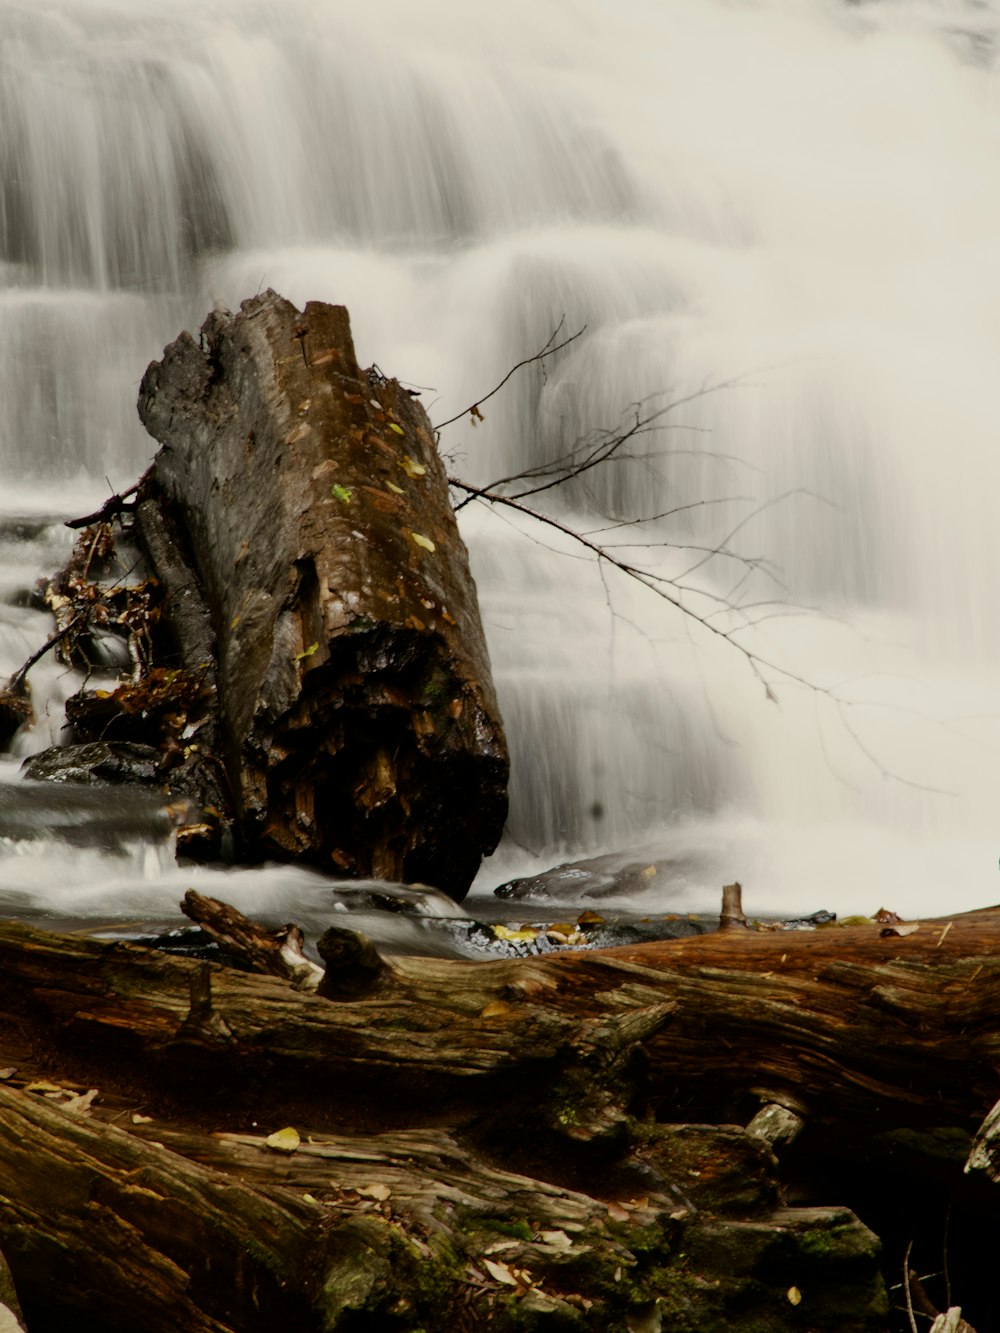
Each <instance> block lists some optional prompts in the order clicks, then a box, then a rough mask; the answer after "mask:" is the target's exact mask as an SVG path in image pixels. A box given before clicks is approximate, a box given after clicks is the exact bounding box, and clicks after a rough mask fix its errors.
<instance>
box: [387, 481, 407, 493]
mask: <svg viewBox="0 0 1000 1333" xmlns="http://www.w3.org/2000/svg"><path fill="white" fill-rule="evenodd" d="M385 484H386V485H387V486H388V487H389V490H390V491H392V493H393V495H405V494H406V492H405V491H404V490H403V488H402V486H397V485H396V483H395V482H394V481H387V482H386V483H385Z"/></svg>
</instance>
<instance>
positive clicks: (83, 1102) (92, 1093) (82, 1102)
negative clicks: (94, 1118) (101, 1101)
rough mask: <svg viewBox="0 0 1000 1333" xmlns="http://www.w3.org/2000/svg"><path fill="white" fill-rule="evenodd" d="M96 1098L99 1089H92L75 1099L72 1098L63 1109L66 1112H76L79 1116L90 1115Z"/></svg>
mask: <svg viewBox="0 0 1000 1333" xmlns="http://www.w3.org/2000/svg"><path fill="white" fill-rule="evenodd" d="M96 1096H97V1089H96V1088H90V1089H89V1090H88V1091H87V1092H80V1093H77V1095H76V1096H75V1097H70V1099H69V1101H68V1102H63V1108H62V1109H63V1110H64V1111H76V1113H77V1114H78V1115H89V1114H90V1108H91V1106H92V1105H93V1104H94V1098H95V1097H96Z"/></svg>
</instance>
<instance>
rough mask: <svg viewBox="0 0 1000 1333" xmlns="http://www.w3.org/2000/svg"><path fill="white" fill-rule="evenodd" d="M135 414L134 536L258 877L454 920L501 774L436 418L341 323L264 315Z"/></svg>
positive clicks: (496, 804) (216, 336) (255, 303)
mask: <svg viewBox="0 0 1000 1333" xmlns="http://www.w3.org/2000/svg"><path fill="white" fill-rule="evenodd" d="M139 412H140V415H141V417H142V420H143V422H144V423H145V425H146V427H147V428H148V429H149V431H150V432H151V434H153V435H154V436H155V438H156V439H157V440H159V441H160V443H161V445H162V448H161V450H160V452H159V453H158V455H157V457H156V460H155V462H154V465H153V467H152V469H151V470H150V472H149V474H148V475H147V477H146V478H145V479H144V481H143V483H142V486H141V488H140V491H139V494H138V497H137V502H136V509H135V515H136V524H137V530H138V533H139V536H140V538H141V540H142V542H143V545H144V547H145V550H146V553H147V555H148V557H149V560H150V562H151V564H152V566H153V568H154V570H155V572H156V574H157V577H158V578H159V579H160V581H161V583H162V584H163V586H164V587H165V588H166V590H167V594H168V597H167V606H166V614H167V617H168V619H169V621H170V623H171V625H172V626H173V627H174V631H175V640H176V646H177V650H178V654H179V658H180V660H181V662H182V663H183V664H184V665H185V666H186V667H187V668H188V669H189V670H202V671H203V672H205V686H206V688H207V689H209V690H212V689H215V690H217V699H218V716H219V723H220V732H221V736H220V739H221V746H220V749H221V752H222V755H223V758H224V762H225V768H226V773H227V776H228V784H229V789H230V792H231V795H232V798H233V801H234V804H235V808H236V813H237V825H238V831H239V836H240V843H241V848H242V851H243V853H244V855H250V856H269V855H270V856H273V855H278V856H282V857H295V858H298V859H305V860H309V861H311V862H313V863H315V864H318V865H321V866H323V867H325V868H326V869H329V870H332V871H334V872H339V873H349V874H359V875H373V876H379V877H384V878H387V879H395V880H402V881H406V882H411V883H412V882H426V883H432V884H434V885H436V886H437V887H440V888H442V889H444V890H445V891H446V892H448V893H450V894H451V895H452V896H454V897H461V896H462V895H463V894H464V893H465V891H466V889H467V888H468V886H469V884H470V882H471V880H472V878H473V876H474V875H475V872H476V870H477V869H478V866H479V862H480V859H481V857H482V856H483V855H484V854H486V853H489V852H490V851H492V849H493V847H494V846H495V845H496V842H497V839H498V838H499V835H500V832H501V829H502V826H503V821H504V818H505V814H506V779H507V767H508V762H507V753H506V746H505V742H504V737H503V731H502V727H501V723H500V718H499V713H498V710H497V705H496V698H495V695H494V691H493V685H492V680H491V676H490V668H489V661H488V657H487V653H486V646H485V641H484V639H483V634H482V628H481V625H480V621H479V613H478V607H477V602H476V593H475V587H474V585H473V583H472V579H471V576H470V574H469V569H468V561H467V557H466V552H465V548H464V545H463V543H462V540H461V537H460V536H459V533H458V529H457V526H456V523H455V519H454V515H453V513H452V510H451V506H450V502H449V498H448V487H447V482H446V479H445V473H444V469H443V467H442V464H441V461H440V459H439V458H438V455H437V451H436V448H435V444H434V440H433V438H432V434H431V430H430V426H429V423H428V421H427V418H426V415H425V414H424V412H423V409H422V408H421V407H420V405H419V404H418V403H417V402H416V401H415V400H414V398H412V397H411V396H410V395H409V394H408V393H407V391H406V390H404V389H402V388H401V387H400V385H399V384H398V383H397V382H396V381H395V380H386V379H385V378H384V377H383V376H382V375H381V374H380V373H378V372H374V371H369V372H366V371H362V370H361V369H360V368H359V367H358V364H357V361H356V358H355V354H354V348H353V344H352V341H351V334H350V327H349V324H348V317H347V312H346V310H344V309H343V308H342V307H337V306H328V305H323V304H320V303H311V304H310V305H308V306H307V307H306V309H305V311H304V312H301V313H300V312H299V311H298V310H296V309H295V307H294V306H292V305H291V304H290V303H289V302H287V301H284V300H282V299H281V298H280V297H278V296H277V295H275V294H274V293H273V292H268V293H265V294H264V295H263V296H260V297H257V298H255V299H254V300H252V301H246V302H244V303H243V307H242V309H241V311H240V312H239V313H238V314H236V315H232V314H229V313H228V312H217V313H215V314H213V315H212V316H210V317H209V319H208V320H207V321H206V323H205V325H204V326H203V328H202V330H201V335H200V339H199V341H198V342H196V341H195V340H194V339H193V338H191V337H190V336H189V335H187V334H182V335H181V337H180V338H178V340H177V341H176V342H175V343H173V344H171V345H170V346H169V347H168V348H167V349H166V351H165V352H164V356H163V360H162V361H160V362H155V363H153V364H152V365H151V366H150V367H149V369H148V370H147V372H146V375H145V377H144V379H143V383H142V388H141V392H140V398H139ZM205 740H206V745H210V744H211V736H210V735H209V736H207V737H206V738H205ZM194 748H195V749H197V748H198V747H197V746H195V747H194Z"/></svg>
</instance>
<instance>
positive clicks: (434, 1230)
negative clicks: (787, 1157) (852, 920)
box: [0, 900, 961, 1333]
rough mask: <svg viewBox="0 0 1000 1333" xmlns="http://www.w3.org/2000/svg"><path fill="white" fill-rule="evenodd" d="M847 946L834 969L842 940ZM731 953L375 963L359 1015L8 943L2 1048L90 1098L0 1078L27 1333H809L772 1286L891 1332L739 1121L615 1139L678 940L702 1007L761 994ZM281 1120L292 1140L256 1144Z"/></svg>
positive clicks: (869, 1266)
mask: <svg viewBox="0 0 1000 1333" xmlns="http://www.w3.org/2000/svg"><path fill="white" fill-rule="evenodd" d="M192 906H193V907H194V908H195V911H196V913H197V914H198V915H199V916H200V918H201V919H202V920H204V921H206V922H210V923H211V924H212V928H213V930H215V931H216V933H217V934H218V935H219V937H220V938H223V939H224V940H225V941H226V942H227V943H228V945H229V947H230V948H233V949H235V950H237V951H243V953H244V956H245V959H246V961H248V962H253V963H254V964H255V965H257V966H264V967H268V968H270V967H272V966H273V963H274V951H273V949H271V948H270V947H269V945H268V943H267V939H266V933H265V937H264V938H263V939H262V938H261V937H260V936H259V934H258V932H257V931H256V930H254V929H252V928H250V926H251V923H241V920H240V918H239V915H238V913H235V912H234V911H233V910H232V909H222V910H218V911H216V910H214V909H212V908H211V907H210V906H209V905H207V904H206V901H205V900H201V901H200V902H195V903H192V902H191V901H190V900H189V908H190V907H192ZM216 907H217V908H220V909H221V905H216ZM953 933H955V934H956V935H957V936H959V937H960V935H961V932H960V931H959V930H958V929H957V928H956V930H955V931H954V932H953ZM843 934H844V935H845V936H848V935H850V936H851V939H852V941H853V946H851V945H849V946H848V949H847V953H848V954H857V953H861V954H862V955H863V954H864V953H865V952H866V948H865V943H864V941H863V940H862V939H861V938H860V937H859V934H858V932H843ZM751 938H752V937H751V936H750V934H749V932H747V939H748V940H750V939H751ZM735 940H736V935H735V934H734V935H732V936H730V935H726V936H723V935H718V936H715V937H711V939H706V940H702V941H685V942H683V943H678V944H675V945H658V946H646V947H645V948H643V949H638V950H634V951H628V952H626V951H617V952H613V953H609V954H606V955H602V956H600V957H598V956H596V955H576V956H573V957H569V956H563V957H561V958H548V959H538V960H527V961H522V960H517V961H512V962H506V963H485V964H466V963H459V962H441V961H433V960H419V959H397V960H395V961H394V963H393V965H392V968H391V969H390V970H389V971H388V973H387V974H383V975H380V976H379V977H377V978H374V979H373V981H372V986H371V991H370V994H369V996H368V997H367V998H356V999H353V1000H346V999H338V1000H336V1001H331V1000H327V999H324V998H323V997H322V996H321V995H316V994H307V993H303V992H302V991H300V990H296V989H295V988H294V985H293V984H292V983H290V982H289V981H287V980H283V979H281V978H279V977H275V976H267V975H258V974H255V973H249V972H241V971H235V970H231V969H229V968H226V967H221V966H218V965H214V964H207V963H201V962H198V961H194V960H191V959H186V958H179V957H173V956H168V955H164V954H158V953H153V952H150V951H148V950H145V949H142V948H139V947H136V946H131V945H125V944H117V943H108V942H102V941H96V940H92V939H86V938H81V937H76V936H57V935H52V934H47V933H45V932H41V931H37V930H34V929H31V928H29V927H27V926H24V925H17V924H8V925H5V926H2V927H0V1017H2V1018H3V1020H4V1021H3V1022H2V1023H0V1055H2V1057H3V1059H4V1060H5V1062H6V1061H10V1063H11V1065H12V1066H16V1067H17V1068H18V1069H19V1070H29V1069H30V1070H34V1071H35V1072H36V1073H37V1072H39V1071H41V1072H45V1073H46V1075H47V1077H49V1078H54V1079H55V1080H56V1081H57V1082H58V1083H60V1084H62V1085H67V1084H73V1085H75V1086H76V1087H79V1088H87V1087H90V1088H94V1089H97V1090H98V1091H99V1096H98V1097H97V1098H96V1100H95V1099H94V1098H92V1097H90V1095H89V1094H88V1096H86V1097H84V1098H82V1099H77V1103H76V1104H77V1105H78V1104H79V1102H80V1101H82V1102H83V1103H84V1105H83V1106H80V1107H79V1109H77V1110H72V1109H65V1108H64V1107H63V1106H61V1105H59V1104H54V1105H53V1104H49V1103H48V1102H47V1101H45V1100H39V1094H41V1095H43V1096H44V1094H45V1092H46V1089H45V1088H44V1087H43V1088H40V1089H39V1090H38V1093H30V1092H28V1091H27V1090H25V1091H13V1090H4V1089H0V1203H2V1212H3V1215H4V1216H5V1217H6V1219H7V1222H6V1230H5V1232H4V1235H3V1237H2V1240H0V1243H2V1245H3V1248H4V1249H6V1250H7V1252H8V1257H9V1259H10V1261H11V1264H12V1268H13V1271H14V1275H15V1278H16V1280H17V1282H18V1285H19V1289H20V1291H21V1293H22V1296H23V1298H24V1301H25V1307H26V1312H27V1314H28V1319H29V1327H30V1326H31V1320H32V1315H33V1313H34V1314H36V1315H39V1312H41V1313H40V1315H39V1317H40V1318H42V1316H43V1317H44V1318H42V1323H43V1326H45V1327H52V1326H55V1324H56V1323H57V1322H58V1320H59V1318H60V1316H61V1317H62V1319H63V1323H64V1324H65V1319H66V1317H67V1312H68V1311H69V1310H72V1311H73V1312H74V1314H75V1317H76V1319H77V1321H78V1324H79V1322H80V1321H81V1320H82V1319H84V1318H87V1319H92V1320H93V1321H94V1322H95V1324H98V1323H99V1325H100V1327H102V1328H106V1329H109V1330H112V1331H113V1333H118V1330H122V1333H125V1330H133V1329H134V1328H135V1327H136V1325H137V1324H138V1323H141V1324H142V1327H143V1328H144V1329H145V1330H147V1333H158V1330H160V1329H164V1330H166V1329H179V1328H185V1329H198V1330H202V1329H203V1330H206V1331H207V1330H211V1333H228V1331H229V1330H233V1331H234V1333H235V1330H237V1329H239V1330H244V1329H246V1330H253V1329H257V1328H261V1329H262V1328H264V1327H265V1326H273V1324H275V1323H276V1322H283V1324H284V1326H291V1327H295V1328H297V1329H299V1328H301V1329H302V1330H304V1333H309V1331H310V1330H312V1329H317V1330H326V1329H330V1330H333V1329H338V1328H344V1329H345V1330H346V1329H359V1328H362V1329H375V1328H378V1329H387V1330H392V1329H398V1330H399V1331H400V1333H403V1330H413V1329H414V1328H417V1327H427V1328H445V1327H448V1328H450V1327H455V1328H469V1329H476V1328H485V1327H489V1328H491V1329H501V1330H503V1329H514V1328H517V1329H521V1330H523V1329H533V1328H536V1327H539V1328H548V1327H558V1328H567V1329H569V1328H580V1329H581V1330H582V1329H584V1328H593V1327H606V1328H612V1327H623V1328H624V1327H628V1326H629V1325H630V1324H631V1325H632V1326H636V1327H645V1326H649V1327H653V1326H655V1324H647V1323H644V1322H643V1321H648V1320H650V1319H653V1318H654V1316H655V1317H658V1318H660V1319H661V1323H662V1326H665V1327H670V1328H676V1329H679V1330H688V1333H715V1331H716V1330H717V1331H718V1333H722V1330H728V1329H730V1328H731V1327H734V1326H739V1327H741V1328H744V1329H748V1330H749V1329H752V1330H755V1333H779V1331H780V1333H784V1330H786V1329H788V1330H790V1329H792V1328H793V1327H799V1326H801V1317H799V1315H796V1313H795V1310H796V1308H797V1305H793V1304H792V1303H791V1297H789V1295H788V1293H789V1292H792V1291H794V1292H796V1293H799V1295H800V1296H801V1293H802V1292H804V1293H805V1296H804V1297H802V1299H803V1300H804V1301H805V1302H806V1305H805V1310H804V1311H803V1312H801V1313H802V1314H804V1315H805V1316H806V1317H807V1321H808V1322H807V1326H808V1327H809V1328H812V1329H815V1330H817V1333H834V1330H836V1331H837V1333H875V1331H876V1330H881V1329H884V1328H885V1327H886V1319H885V1308H886V1307H885V1298H884V1294H883V1292H882V1287H881V1278H880V1276H879V1273H878V1266H877V1246H876V1243H875V1241H874V1238H873V1237H872V1236H871V1234H870V1233H869V1232H868V1231H867V1230H866V1229H865V1228H864V1227H863V1226H861V1224H860V1223H859V1222H858V1221H857V1219H856V1218H854V1217H853V1216H852V1215H851V1214H850V1213H849V1212H847V1211H846V1210H844V1209H843V1208H836V1207H833V1208H819V1209H817V1208H809V1209H801V1208H800V1209H788V1208H785V1207H783V1206H782V1201H781V1197H780V1188H779V1185H778V1180H777V1168H776V1163H775V1161H774V1158H773V1157H772V1155H771V1153H770V1150H769V1149H768V1147H767V1146H766V1144H764V1143H762V1142H761V1141H760V1139H759V1138H757V1137H754V1136H753V1135H750V1134H747V1133H745V1132H744V1131H743V1130H741V1129H740V1128H738V1127H725V1126H710V1125H702V1126H699V1125H690V1124H688V1125H676V1124H669V1123H656V1122H653V1121H641V1120H637V1119H635V1113H636V1112H638V1111H640V1110H641V1108H642V1104H643V1098H644V1095H645V1094H646V1093H648V1092H649V1091H650V1090H653V1091H654V1093H655V1091H656V1089H657V1088H662V1087H663V1086H664V1080H665V1079H669V1080H671V1081H673V1080H674V1079H676V1077H677V1073H676V1070H675V1069H668V1068H665V1067H663V1066H665V1065H666V1064H667V1063H668V1060H669V1055H666V1056H665V1055H664V1053H663V1051H662V1049H661V1048H660V1045H659V1043H660V1042H661V1041H662V1040H663V1039H664V1038H666V1039H667V1041H668V1043H669V1039H670V1034H671V1031H672V1029H673V1028H674V1027H675V1026H676V1025H677V1024H678V1023H680V1024H681V1025H682V1026H683V1024H684V1022H685V1021H686V1019H687V1015H686V1014H685V996H684V994H683V991H682V989H681V988H680V987H679V985H678V979H679V978H680V977H683V976H684V975H685V973H686V972H687V971H688V969H687V965H686V958H685V955H686V952H687V950H688V948H689V947H690V946H691V945H692V944H695V943H697V944H699V945H700V946H701V948H700V950H699V957H701V956H702V955H713V954H714V955H715V957H716V960H717V962H721V963H722V964H723V965H722V966H717V967H716V968H715V969H714V976H713V977H709V976H707V975H702V987H703V989H706V990H709V991H710V990H712V989H713V987H715V986H717V985H719V983H720V982H721V983H722V986H723V989H724V988H725V985H726V984H732V983H733V981H734V979H736V978H741V979H743V980H744V981H747V980H749V979H752V977H753V976H754V975H755V972H754V971H753V970H750V971H749V972H748V971H746V970H745V969H746V968H748V967H749V968H751V969H753V967H754V964H753V962H752V961H751V960H749V959H748V953H747V951H745V950H743V949H741V948H734V947H733V944H732V942H733V941H735ZM740 942H741V943H742V941H740ZM802 942H803V937H802V936H796V937H794V938H793V939H787V940H784V941H778V943H779V944H784V945H785V947H786V948H787V949H789V950H790V951H791V950H794V949H796V948H797V947H799V946H800V944H801V943H802ZM806 942H807V943H808V941H806ZM883 947H884V946H883ZM751 952H752V951H751ZM328 953H329V955H330V957H331V958H334V957H335V954H334V951H333V950H332V949H331V950H328ZM345 956H346V955H345V954H343V953H340V954H337V955H336V957H337V958H338V959H341V960H342V959H343V958H344V957H345ZM349 962H350V966H351V967H352V968H353V966H354V964H353V959H349ZM954 962H955V960H954V959H953V958H952V959H948V960H947V964H946V965H947V966H951V965H953V964H954ZM697 966H698V967H699V968H702V967H703V963H701V962H699V963H698V964H697ZM867 966H868V967H869V969H871V970H874V971H875V972H877V971H878V969H879V967H880V966H881V963H879V962H878V961H876V960H875V959H869V961H868V964H867ZM335 967H336V963H334V964H333V965H332V967H331V971H332V970H333V968H335ZM352 975H355V976H356V973H352ZM333 980H334V978H333V977H332V976H329V977H328V978H327V979H326V981H327V982H333ZM764 981H765V984H767V985H770V984H771V983H772V982H773V978H765V979H764ZM724 1009H725V1006H724V1005H723V1004H721V1003H720V1004H719V1005H718V1006H717V1010H716V1012H717V1014H718V1015H719V1016H720V1017H719V1020H718V1021H719V1022H720V1023H721V1021H722V1020H721V1015H722V1013H723V1011H724ZM789 1020H790V1021H789V1025H788V1030H787V1031H786V1033H785V1040H786V1041H787V1042H788V1043H789V1044H791V1043H793V1042H794V1040H795V1032H796V1030H797V1026H798V1025H797V1024H796V1023H795V1021H794V1020H793V1018H792V1016H791V1015H789ZM742 1021H744V1022H746V1019H745V1018H744V1019H743V1020H742ZM12 1042H13V1043H14V1045H13V1046H12V1044H11V1043H12ZM713 1045H714V1043H713V1041H712V1039H711V1037H709V1039H708V1040H707V1042H706V1043H705V1046H704V1052H705V1054H706V1057H707V1059H708V1060H709V1061H710V1062H713V1063H714V1062H716V1061H718V1062H719V1063H720V1064H721V1063H722V1062H723V1060H725V1059H726V1057H725V1056H724V1055H722V1054H721V1053H720V1054H719V1055H716V1054H715V1052H714V1050H713ZM669 1049H670V1047H669V1045H668V1046H667V1048H666V1050H667V1051H668V1052H669ZM4 1074H5V1075H7V1076H9V1075H10V1069H7V1070H5V1071H4ZM22 1081H23V1079H22ZM91 1103H93V1104H92V1105H91ZM136 1108H141V1110H142V1113H143V1114H142V1117H141V1118H139V1123H136V1122H135V1118H134V1117H133V1115H132V1111H133V1110H134V1109H136ZM88 1109H89V1111H90V1116H89V1118H87V1117H86V1116H85V1114H84V1112H85V1111H87V1110H88ZM147 1117H151V1118H150V1119H147ZM105 1119H108V1120H113V1121H114V1122H115V1124H107V1123H104V1120H105ZM442 1124H447V1125H448V1126H449V1129H448V1130H447V1131H445V1130H444V1129H442V1128H441V1125H442ZM282 1126H295V1127H296V1130H297V1132H298V1140H297V1142H296V1141H295V1137H294V1136H291V1137H292V1143H291V1148H292V1150H291V1151H289V1152H281V1151H276V1150H275V1149H273V1148H272V1149H271V1150H268V1145H267V1142H266V1139H267V1136H268V1135H269V1134H270V1133H271V1132H272V1131H275V1130H278V1129H281V1128H282ZM211 1131H214V1132H211ZM352 1131H353V1132H352ZM284 1146H285V1147H287V1146H288V1144H287V1143H286V1144H284ZM800 1288H801V1291H800ZM547 1321H550V1322H547ZM551 1321H554V1322H551Z"/></svg>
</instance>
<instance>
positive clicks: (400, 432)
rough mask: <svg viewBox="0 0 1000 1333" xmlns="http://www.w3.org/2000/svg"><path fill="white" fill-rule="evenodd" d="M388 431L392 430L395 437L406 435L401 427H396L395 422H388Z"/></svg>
mask: <svg viewBox="0 0 1000 1333" xmlns="http://www.w3.org/2000/svg"><path fill="white" fill-rule="evenodd" d="M389 429H390V430H394V431H395V432H396V434H397V435H405V434H406V432H405V431H404V430H403V427H402V426H397V425H396V423H395V421H390V422H389Z"/></svg>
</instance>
